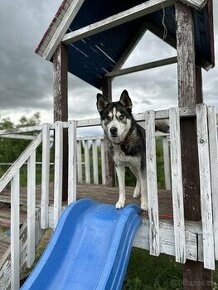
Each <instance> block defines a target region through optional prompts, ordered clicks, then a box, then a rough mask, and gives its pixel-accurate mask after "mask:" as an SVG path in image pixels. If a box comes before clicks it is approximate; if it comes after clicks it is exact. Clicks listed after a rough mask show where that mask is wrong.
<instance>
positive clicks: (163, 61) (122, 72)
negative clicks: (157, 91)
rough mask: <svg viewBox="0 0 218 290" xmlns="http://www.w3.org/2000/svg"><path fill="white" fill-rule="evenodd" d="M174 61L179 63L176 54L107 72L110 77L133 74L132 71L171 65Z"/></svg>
mask: <svg viewBox="0 0 218 290" xmlns="http://www.w3.org/2000/svg"><path fill="white" fill-rule="evenodd" d="M174 63H177V57H176V56H175V57H170V58H166V59H160V60H156V61H152V62H149V63H145V64H140V65H136V66H132V67H128V68H124V69H120V70H113V71H111V72H108V73H107V74H106V76H108V77H115V76H122V75H126V74H131V73H134V72H139V71H143V70H148V69H151V68H155V67H161V66H164V65H170V64H174Z"/></svg>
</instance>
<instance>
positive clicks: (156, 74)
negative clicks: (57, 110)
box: [0, 0, 218, 122]
mask: <svg viewBox="0 0 218 290" xmlns="http://www.w3.org/2000/svg"><path fill="white" fill-rule="evenodd" d="M61 2H62V0H47V1H44V0H38V1H35V0H13V1H0V25H1V27H2V28H3V29H1V30H0V36H1V41H0V51H1V54H0V102H1V111H0V113H1V116H11V117H12V119H13V118H16V119H18V118H19V116H22V115H24V114H26V115H27V116H28V115H29V114H32V113H34V112H37V111H39V112H41V115H42V120H43V121H49V122H52V121H53V97H52V94H53V93H52V91H53V89H52V78H53V72H52V64H51V63H49V62H47V61H45V60H43V59H42V58H40V57H39V56H37V55H36V54H35V53H34V51H35V48H36V47H37V45H38V43H39V42H40V40H41V38H42V36H43V34H44V32H45V30H46V29H47V27H48V25H49V24H50V22H51V20H52V18H53V17H54V15H55V13H56V11H57V9H58V7H59V6H60V4H61ZM216 2H217V1H214V7H215V9H214V23H215V27H216V30H215V32H216V35H218V29H217V27H218V21H217V15H218V5H217V3H216ZM215 39H216V38H215ZM215 44H216V48H217V47H218V42H217V39H216V42H215ZM175 55H176V51H175V49H173V48H171V47H170V46H168V45H166V44H165V43H164V42H163V41H161V40H160V39H158V38H156V37H155V36H154V35H152V34H151V33H149V32H147V33H146V34H145V36H144V37H143V38H142V39H141V41H140V42H139V45H138V46H137V47H136V48H135V50H134V51H133V53H132V55H131V56H130V57H129V59H128V60H127V62H126V64H125V65H124V67H128V66H132V65H137V64H142V63H145V62H150V61H154V60H157V59H161V58H166V57H171V56H175ZM203 80H204V96H205V101H206V102H208V103H209V104H210V105H216V106H217V107H218V98H217V83H218V69H217V68H214V69H213V70H210V71H209V72H204V73H203ZM112 85H113V98H114V99H115V100H117V99H119V96H120V94H121V92H122V90H123V89H127V90H128V91H129V94H130V96H131V97H132V99H133V105H134V107H133V111H134V112H141V111H142V110H145V109H156V110H157V109H163V108H168V107H171V106H175V105H177V95H178V93H177V77H176V65H170V66H166V67H161V68H156V69H152V70H148V71H144V72H138V73H134V74H131V75H126V76H122V77H117V78H115V79H114V81H113V84H112ZM97 92H99V91H98V90H97V89H95V88H93V87H91V86H90V85H88V84H86V83H84V82H83V81H81V80H79V79H78V78H76V77H74V76H72V75H70V76H69V118H71V119H72V118H74V119H83V118H92V117H97V116H98V113H97V110H96V105H95V102H96V98H95V96H96V93H97Z"/></svg>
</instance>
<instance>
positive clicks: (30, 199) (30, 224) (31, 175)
mask: <svg viewBox="0 0 218 290" xmlns="http://www.w3.org/2000/svg"><path fill="white" fill-rule="evenodd" d="M35 219H36V151H33V153H32V154H31V156H30V158H29V159H28V163H27V267H28V268H30V267H31V266H32V264H33V262H34V260H35V248H36V242H35V241H36V238H35V232H36V221H35Z"/></svg>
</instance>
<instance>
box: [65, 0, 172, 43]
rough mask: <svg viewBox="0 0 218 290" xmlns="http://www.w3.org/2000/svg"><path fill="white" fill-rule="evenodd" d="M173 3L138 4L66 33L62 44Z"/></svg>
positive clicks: (155, 0)
mask: <svg viewBox="0 0 218 290" xmlns="http://www.w3.org/2000/svg"><path fill="white" fill-rule="evenodd" d="M174 3H175V0H149V1H146V2H144V3H142V4H139V5H137V6H135V7H133V8H130V9H128V10H125V11H122V12H120V13H118V14H115V15H113V16H110V17H107V18H105V19H103V20H101V21H98V22H95V23H93V24H90V25H87V26H85V27H83V28H81V29H78V30H76V31H73V32H69V33H67V34H66V35H65V36H64V37H63V39H62V42H63V43H64V44H69V43H73V42H76V41H78V40H80V39H82V38H86V37H89V36H92V35H94V34H97V33H100V32H102V31H105V30H108V29H111V28H113V27H116V26H118V25H121V24H124V23H126V22H129V21H132V20H135V19H137V18H139V17H142V16H145V15H148V14H150V13H153V12H155V11H158V10H160V9H162V8H163V7H165V8H166V7H168V6H171V5H173V4H174Z"/></svg>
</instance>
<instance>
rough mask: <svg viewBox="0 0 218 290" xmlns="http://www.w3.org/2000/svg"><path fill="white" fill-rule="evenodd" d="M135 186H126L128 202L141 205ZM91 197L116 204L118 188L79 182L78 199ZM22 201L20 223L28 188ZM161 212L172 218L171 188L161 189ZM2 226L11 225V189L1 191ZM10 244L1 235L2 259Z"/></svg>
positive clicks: (38, 189)
mask: <svg viewBox="0 0 218 290" xmlns="http://www.w3.org/2000/svg"><path fill="white" fill-rule="evenodd" d="M133 190H134V188H133V187H126V204H130V203H135V204H137V205H140V198H137V199H134V198H133V197H132V194H133ZM50 192H53V184H51V185H50ZM40 195H41V187H40V186H38V185H37V187H36V202H37V204H38V206H40ZM81 198H91V199H93V200H95V201H97V202H102V203H108V204H115V203H116V202H117V199H118V188H117V187H108V186H103V185H91V184H78V185H77V199H81ZM20 203H21V208H20V212H21V218H20V223H21V224H23V222H24V221H25V219H26V204H27V197H26V189H25V188H22V189H21V192H20ZM50 203H51V204H52V203H53V197H52V194H51V195H50ZM159 213H160V218H161V219H171V218H172V201H171V192H170V191H169V190H162V189H161V190H159ZM141 214H142V216H147V213H146V212H142V213H141ZM0 226H3V227H5V228H9V227H10V191H9V190H6V191H4V192H2V193H0ZM9 245H10V243H9V238H8V237H6V236H5V235H0V260H1V257H2V256H3V254H4V253H5V251H6V249H7V247H8V246H9Z"/></svg>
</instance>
